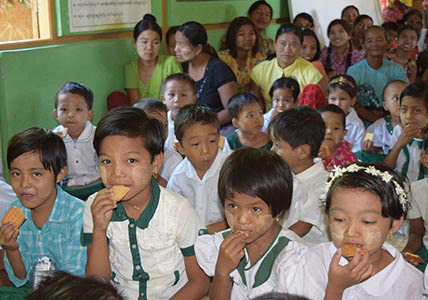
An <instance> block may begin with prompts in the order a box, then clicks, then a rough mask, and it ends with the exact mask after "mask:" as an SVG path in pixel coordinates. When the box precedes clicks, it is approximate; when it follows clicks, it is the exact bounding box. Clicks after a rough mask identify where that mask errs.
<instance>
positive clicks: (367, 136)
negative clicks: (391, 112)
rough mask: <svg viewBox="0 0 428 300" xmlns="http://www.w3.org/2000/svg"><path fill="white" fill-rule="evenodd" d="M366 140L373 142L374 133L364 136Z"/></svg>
mask: <svg viewBox="0 0 428 300" xmlns="http://www.w3.org/2000/svg"><path fill="white" fill-rule="evenodd" d="M364 140H365V141H366V140H369V141H370V142H373V133H370V132H367V133H366V135H365V136H364Z"/></svg>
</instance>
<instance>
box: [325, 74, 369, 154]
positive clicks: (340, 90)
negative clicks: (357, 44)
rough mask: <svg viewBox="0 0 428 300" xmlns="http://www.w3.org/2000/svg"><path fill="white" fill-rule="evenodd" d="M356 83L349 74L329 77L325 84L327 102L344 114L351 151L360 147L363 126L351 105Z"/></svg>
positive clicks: (363, 131) (354, 95)
mask: <svg viewBox="0 0 428 300" xmlns="http://www.w3.org/2000/svg"><path fill="white" fill-rule="evenodd" d="M356 87H357V84H356V82H355V80H354V79H353V78H352V77H351V76H349V75H337V76H334V77H333V78H331V79H330V81H329V82H328V85H327V99H328V104H335V105H337V106H339V107H340V108H341V109H342V110H343V112H344V113H345V115H346V131H347V133H346V135H345V141H347V142H348V143H349V144H350V145H351V147H352V152H354V153H355V152H358V151H361V149H362V143H363V138H364V134H365V127H364V124H363V121H361V119H360V118H359V117H358V115H357V112H356V111H355V109H354V108H353V107H352V106H353V105H354V104H355V102H356V101H357V98H356V92H357V89H356Z"/></svg>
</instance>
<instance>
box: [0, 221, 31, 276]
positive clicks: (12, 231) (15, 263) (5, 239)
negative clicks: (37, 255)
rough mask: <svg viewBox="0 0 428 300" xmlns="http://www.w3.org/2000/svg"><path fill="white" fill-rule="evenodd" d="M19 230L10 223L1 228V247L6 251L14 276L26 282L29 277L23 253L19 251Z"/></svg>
mask: <svg viewBox="0 0 428 300" xmlns="http://www.w3.org/2000/svg"><path fill="white" fill-rule="evenodd" d="M18 234H19V229H18V228H16V227H15V225H14V224H12V223H8V224H5V225H3V226H2V227H1V228H0V245H1V246H2V247H3V249H4V250H5V253H6V255H7V259H8V260H9V263H10V265H11V267H12V270H13V274H14V275H15V276H16V277H18V278H19V279H21V280H24V279H25V277H26V276H27V271H26V269H25V265H24V262H23V261H22V257H21V252H20V251H19V245H18V242H17V240H16V239H17V237H18Z"/></svg>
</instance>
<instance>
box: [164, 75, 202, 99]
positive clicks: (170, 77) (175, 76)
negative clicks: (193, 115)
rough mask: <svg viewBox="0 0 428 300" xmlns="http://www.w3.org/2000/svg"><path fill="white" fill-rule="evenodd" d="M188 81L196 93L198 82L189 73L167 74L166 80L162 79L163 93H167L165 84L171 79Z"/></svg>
mask: <svg viewBox="0 0 428 300" xmlns="http://www.w3.org/2000/svg"><path fill="white" fill-rule="evenodd" d="M174 80H176V81H186V82H187V83H188V84H189V85H190V86H191V87H192V90H193V93H194V94H196V82H195V81H194V80H193V78H192V77H190V75H189V74H186V73H175V74H171V75H169V76H167V77H166V78H165V79H164V80H162V85H161V91H162V95H163V94H164V93H165V86H166V84H167V83H168V82H170V81H174Z"/></svg>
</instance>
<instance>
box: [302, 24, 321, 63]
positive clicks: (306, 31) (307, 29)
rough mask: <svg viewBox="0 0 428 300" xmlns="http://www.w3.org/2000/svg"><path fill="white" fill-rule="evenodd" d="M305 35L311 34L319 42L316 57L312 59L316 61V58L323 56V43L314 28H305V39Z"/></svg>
mask: <svg viewBox="0 0 428 300" xmlns="http://www.w3.org/2000/svg"><path fill="white" fill-rule="evenodd" d="M305 36H311V37H313V38H314V39H315V41H316V43H317V52H316V53H315V56H314V58H312V60H311V61H316V60H318V59H320V56H321V44H320V41H319V39H318V36H317V35H316V33H315V32H314V31H313V30H311V29H309V28H305V29H304V30H303V40H305Z"/></svg>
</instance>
